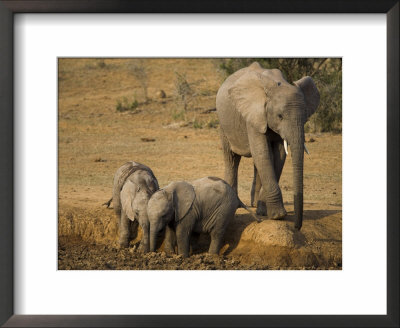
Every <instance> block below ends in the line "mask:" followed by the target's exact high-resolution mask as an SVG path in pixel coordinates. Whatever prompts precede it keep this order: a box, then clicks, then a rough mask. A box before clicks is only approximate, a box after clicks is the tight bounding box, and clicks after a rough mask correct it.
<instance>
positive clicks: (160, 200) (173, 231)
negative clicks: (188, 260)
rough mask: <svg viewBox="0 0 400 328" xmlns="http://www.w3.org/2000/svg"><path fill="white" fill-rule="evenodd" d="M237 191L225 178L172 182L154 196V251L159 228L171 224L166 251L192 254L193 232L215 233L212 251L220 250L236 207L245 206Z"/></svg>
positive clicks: (149, 209)
mask: <svg viewBox="0 0 400 328" xmlns="http://www.w3.org/2000/svg"><path fill="white" fill-rule="evenodd" d="M242 205H243V203H242V202H241V201H240V200H239V198H238V196H237V193H236V192H235V191H234V190H233V189H232V188H231V187H230V186H229V185H228V184H227V183H226V182H225V181H224V180H222V179H219V178H215V177H206V178H202V179H198V180H195V181H193V182H192V183H188V182H185V181H179V182H171V183H170V184H169V185H168V186H166V187H165V188H163V189H160V190H159V191H157V192H156V193H154V194H153V196H152V197H151V198H150V200H149V202H148V204H147V213H148V216H149V221H150V251H155V249H156V241H157V235H158V232H159V231H161V230H162V229H164V228H165V227H166V228H167V230H166V237H165V238H166V239H165V247H164V249H165V251H167V252H173V251H174V246H175V236H176V243H177V245H178V254H181V255H183V256H184V257H188V256H189V249H190V237H191V234H192V232H197V233H200V232H206V233H209V234H210V236H211V244H210V248H209V250H208V252H209V253H212V254H218V253H219V251H220V248H221V244H222V239H223V236H224V233H225V230H226V227H227V225H228V223H229V220H231V219H232V218H233V217H234V214H235V212H236V209H237V208H238V207H242Z"/></svg>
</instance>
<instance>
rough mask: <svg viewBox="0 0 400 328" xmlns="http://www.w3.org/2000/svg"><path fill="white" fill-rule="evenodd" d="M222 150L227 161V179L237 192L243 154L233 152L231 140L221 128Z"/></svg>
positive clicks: (225, 161)
mask: <svg viewBox="0 0 400 328" xmlns="http://www.w3.org/2000/svg"><path fill="white" fill-rule="evenodd" d="M221 142H222V152H223V154H224V163H225V181H226V182H228V184H229V185H230V186H231V187H232V188H233V189H234V190H235V191H236V192H237V188H238V168H239V163H240V159H241V156H240V155H238V154H235V153H234V152H232V150H231V147H230V145H229V141H228V139H227V138H226V136H225V135H224V133H223V132H222V130H221Z"/></svg>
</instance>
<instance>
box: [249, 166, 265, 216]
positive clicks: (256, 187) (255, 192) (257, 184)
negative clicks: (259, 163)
mask: <svg viewBox="0 0 400 328" xmlns="http://www.w3.org/2000/svg"><path fill="white" fill-rule="evenodd" d="M260 189H261V179H260V176H259V174H258V172H257V168H256V166H255V165H254V177H253V184H252V186H251V193H250V199H251V206H254V204H257V202H258V198H259V197H258V196H259V193H260ZM264 215H265V214H264Z"/></svg>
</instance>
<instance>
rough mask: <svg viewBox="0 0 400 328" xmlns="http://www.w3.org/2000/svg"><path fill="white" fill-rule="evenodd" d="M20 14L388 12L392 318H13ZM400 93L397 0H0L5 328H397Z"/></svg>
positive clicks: (0, 307)
mask: <svg viewBox="0 0 400 328" xmlns="http://www.w3.org/2000/svg"><path fill="white" fill-rule="evenodd" d="M16 13H385V14H386V16H387V315H344V316H341V315H326V316H323V315H316V316H312V315H291V316H281V315H268V316H264V315H252V316H243V315H239V316H227V315H212V316H206V315H195V316H187V315H170V316H165V315H162V316H158V315H148V316H146V315H132V316H129V315H118V316H111V315H106V316H104V315H93V316H91V315H34V316H32V315H14V306H13V302H14V298H13V289H14V288H13V285H14V281H13V276H14V271H13V214H14V211H13V206H14V205H13V204H14V189H13V176H14V169H13V167H14V162H13V154H14V144H13V140H14V138H13V134H14V128H13V124H14V120H13V115H14V114H13V28H14V23H13V21H14V19H13V18H14V14H16ZM398 90H399V1H398V0H364V1H361V0H324V1H322V0H308V1H305V0H272V1H260V0H203V1H185V0H171V1H165V0H147V1H146V0H138V1H128V0H93V1H74V0H60V1H54V0H39V1H19V0H14V1H11V0H8V1H6V0H0V111H1V119H0V149H1V155H0V186H1V187H0V208H1V212H0V213H1V214H0V216H1V219H0V324H2V325H4V327H158V326H160V327H161V326H175V327H198V326H207V327H221V326H229V327H242V326H243V327H244V326H245V327H264V326H265V327H336V326H340V327H399V279H398V277H399V205H398V199H399V149H400V145H399V93H398ZM366 288H368V286H366Z"/></svg>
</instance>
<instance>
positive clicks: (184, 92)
mask: <svg viewBox="0 0 400 328" xmlns="http://www.w3.org/2000/svg"><path fill="white" fill-rule="evenodd" d="M174 83H175V94H176V96H177V98H178V99H179V101H180V102H181V103H182V105H183V110H184V111H186V110H187V107H188V103H189V102H190V101H191V99H192V96H193V94H194V93H193V90H192V88H191V87H190V84H189V82H188V81H187V80H186V75H185V74H180V73H178V72H175V82H174Z"/></svg>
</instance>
